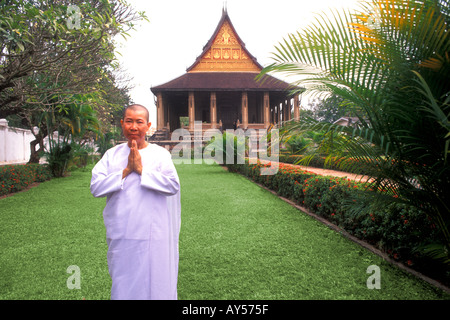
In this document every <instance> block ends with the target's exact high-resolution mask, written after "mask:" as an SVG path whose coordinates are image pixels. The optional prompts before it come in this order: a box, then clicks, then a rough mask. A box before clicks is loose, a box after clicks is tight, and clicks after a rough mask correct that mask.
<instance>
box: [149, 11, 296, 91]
mask: <svg viewBox="0 0 450 320" xmlns="http://www.w3.org/2000/svg"><path fill="white" fill-rule="evenodd" d="M262 69H263V67H262V66H261V65H260V64H259V63H258V62H257V60H256V58H255V57H254V56H253V55H252V54H251V53H250V52H249V51H248V50H247V49H246V47H245V44H244V42H243V41H242V40H241V38H240V37H239V35H238V34H237V32H236V30H235V28H234V26H233V24H232V23H231V20H230V17H229V16H228V13H227V11H226V10H225V9H224V10H223V13H222V18H221V19H220V21H219V24H218V25H217V28H216V30H215V31H214V33H213V35H212V37H211V38H210V39H209V41H208V42H207V44H206V45H205V46H204V47H203V52H202V53H201V54H200V56H199V57H198V58H197V59H196V60H195V62H194V63H193V64H192V65H191V66H190V67H189V68H187V70H186V73H185V74H184V75H182V76H180V77H178V78H176V79H173V80H171V81H169V82H167V83H165V84H162V85H159V86H155V87H152V88H151V91H152V92H153V93H154V94H156V93H158V92H162V91H188V90H190V91H212V90H214V91H250V90H252V91H286V90H287V89H289V88H290V85H289V84H288V83H286V82H283V81H281V80H278V79H276V78H274V77H272V76H270V75H266V76H264V78H263V79H264V81H257V80H256V76H257V75H258V74H259V73H260V72H261V70H262Z"/></svg>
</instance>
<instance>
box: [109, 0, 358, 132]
mask: <svg viewBox="0 0 450 320" xmlns="http://www.w3.org/2000/svg"><path fill="white" fill-rule="evenodd" d="M128 3H130V4H131V5H132V7H134V8H135V9H136V10H137V11H145V12H146V15H147V17H148V19H149V20H150V21H149V22H143V23H140V25H139V26H138V27H137V30H136V31H133V32H130V36H131V37H130V38H128V39H127V41H126V42H124V43H123V44H122V45H121V46H120V47H119V48H118V51H119V52H120V53H121V55H122V56H121V57H120V62H121V64H122V66H123V68H124V69H125V70H126V72H127V73H128V74H129V75H130V76H131V77H133V84H134V86H135V88H134V89H133V90H132V92H131V98H132V99H133V101H134V102H135V103H140V104H143V105H145V106H146V107H147V108H148V109H149V110H150V117H151V119H150V120H151V122H152V125H156V120H155V119H156V108H155V103H154V96H153V94H152V92H151V91H150V88H151V87H152V86H157V85H159V84H163V83H165V82H167V81H170V80H172V79H174V78H176V77H179V76H181V75H183V74H184V73H185V72H186V69H187V68H188V67H190V66H191V65H192V64H193V63H194V61H195V59H196V58H197V57H198V56H199V55H200V54H201V53H202V51H203V47H204V46H205V45H206V43H207V41H208V40H209V39H210V38H211V36H212V34H213V32H214V31H215V29H216V27H217V25H218V23H219V21H220V18H221V16H222V8H223V7H224V4H225V3H226V6H227V11H228V15H229V16H230V19H231V22H232V23H233V25H234V27H235V29H236V31H237V33H238V34H239V36H240V37H241V39H242V41H244V43H245V45H246V48H247V49H248V50H249V52H250V53H251V54H252V55H253V56H255V57H256V58H257V59H258V62H259V63H260V64H261V65H263V66H266V65H267V64H269V63H271V62H272V60H271V58H270V57H271V52H273V50H274V47H275V45H277V43H278V42H279V41H281V40H282V39H283V38H284V37H286V36H287V35H288V34H289V33H293V32H296V31H297V30H299V29H301V28H303V27H305V26H306V25H308V24H309V23H310V22H312V21H313V19H314V18H315V14H319V13H321V12H323V11H328V10H329V8H332V7H333V8H340V7H346V8H349V7H350V8H356V7H357V0H228V1H224V0H128Z"/></svg>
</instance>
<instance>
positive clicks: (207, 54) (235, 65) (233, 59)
mask: <svg viewBox="0 0 450 320" xmlns="http://www.w3.org/2000/svg"><path fill="white" fill-rule="evenodd" d="M213 38H214V40H213V41H210V42H209V43H208V44H209V46H207V47H206V48H205V51H204V52H203V53H202V55H201V56H200V57H199V58H198V59H197V61H196V63H194V65H193V66H192V67H191V68H190V69H188V72H260V71H261V67H260V66H259V65H258V64H257V63H255V61H254V58H252V57H250V55H249V53H248V52H247V50H246V49H245V46H244V45H243V43H242V42H241V41H240V39H239V36H238V35H237V34H236V33H235V31H234V28H233V26H232V25H231V22H230V21H229V19H222V24H221V25H220V28H219V29H218V31H217V32H216V33H215V36H214V35H213Z"/></svg>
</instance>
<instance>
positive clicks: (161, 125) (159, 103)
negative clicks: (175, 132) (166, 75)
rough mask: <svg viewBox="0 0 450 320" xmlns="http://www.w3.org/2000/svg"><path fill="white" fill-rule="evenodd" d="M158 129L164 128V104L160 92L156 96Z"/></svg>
mask: <svg viewBox="0 0 450 320" xmlns="http://www.w3.org/2000/svg"><path fill="white" fill-rule="evenodd" d="M156 99H157V100H156V129H157V130H159V129H162V128H164V103H163V97H162V93H161V92H159V93H158V94H157V96H156Z"/></svg>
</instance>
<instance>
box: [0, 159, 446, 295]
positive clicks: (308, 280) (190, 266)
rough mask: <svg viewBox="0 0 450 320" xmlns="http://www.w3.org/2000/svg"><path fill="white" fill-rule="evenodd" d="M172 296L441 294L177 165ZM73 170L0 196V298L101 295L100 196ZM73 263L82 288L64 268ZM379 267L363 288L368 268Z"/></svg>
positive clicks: (269, 203) (214, 177) (247, 191)
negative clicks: (377, 277)
mask: <svg viewBox="0 0 450 320" xmlns="http://www.w3.org/2000/svg"><path fill="white" fill-rule="evenodd" d="M178 173H179V176H180V180H181V184H182V226H181V236H180V270H179V290H178V292H179V299H193V300H197V299H288V300H297V299H448V298H449V297H448V295H444V294H443V293H442V292H441V291H440V290H438V289H435V288H433V287H432V286H431V285H429V284H427V283H425V282H423V281H421V280H419V279H416V278H414V277H413V276H410V275H408V274H405V273H404V272H403V271H400V270H398V269H397V268H395V267H392V266H391V265H389V264H388V263H386V262H384V261H383V260H382V259H381V258H379V257H378V256H376V255H374V254H372V253H370V252H368V251H367V250H365V249H363V248H361V247H359V246H357V245H356V244H354V243H353V242H351V241H349V240H347V239H346V238H344V237H342V236H340V235H339V234H338V233H336V232H334V231H332V230H330V229H328V228H327V227H325V226H324V225H322V224H320V223H319V222H317V221H315V220H314V219H312V218H310V217H309V216H307V215H306V214H303V213H301V212H300V211H298V210H297V209H295V208H292V207H291V206H290V205H289V204H287V203H285V202H284V201H282V200H280V199H278V198H277V197H276V196H274V195H273V194H271V193H270V192H268V191H266V190H263V189H261V188H260V187H258V186H257V185H255V184H253V183H252V182H250V181H248V180H247V179H245V178H244V177H242V176H240V175H237V174H232V173H228V172H226V171H224V170H223V169H222V168H221V167H219V166H212V165H211V166H208V165H179V166H178ZM89 181H90V172H89V171H86V172H82V171H78V172H74V173H72V175H71V176H70V177H67V178H64V179H54V180H51V181H49V182H45V183H43V184H41V185H39V186H38V187H35V188H32V189H30V190H28V191H26V192H22V193H18V194H16V195H14V196H11V197H8V198H5V199H1V200H0V218H1V221H2V222H1V224H0V299H1V300H5V299H69V300H81V299H87V300H91V299H102V300H103V299H109V290H110V284H111V283H110V279H109V275H108V269H107V264H106V243H105V231H104V227H103V221H102V216H101V212H102V210H103V206H104V199H95V198H93V197H92V196H91V195H90V192H89ZM71 265H76V266H79V268H80V271H81V289H80V290H76V289H75V290H69V289H68V288H67V284H66V282H67V279H68V278H69V276H70V275H71V274H68V273H67V268H68V267H69V266H71ZM370 265H377V266H379V267H380V270H381V289H380V290H369V289H367V286H366V281H367V279H368V277H369V276H370V274H367V273H366V270H367V267H368V266H370Z"/></svg>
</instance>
